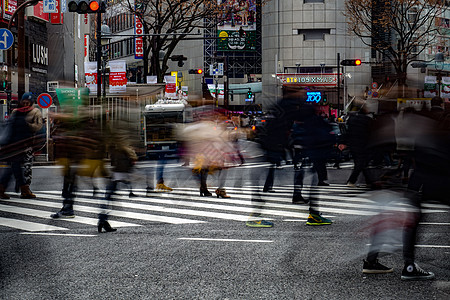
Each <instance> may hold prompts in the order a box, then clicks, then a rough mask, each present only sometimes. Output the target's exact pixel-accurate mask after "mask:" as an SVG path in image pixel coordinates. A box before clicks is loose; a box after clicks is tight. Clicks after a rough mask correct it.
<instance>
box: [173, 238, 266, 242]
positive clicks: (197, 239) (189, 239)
mask: <svg viewBox="0 0 450 300" xmlns="http://www.w3.org/2000/svg"><path fill="white" fill-rule="evenodd" d="M178 239H179V240H188V241H212V242H245V243H273V241H270V240H238V239H210V238H178Z"/></svg>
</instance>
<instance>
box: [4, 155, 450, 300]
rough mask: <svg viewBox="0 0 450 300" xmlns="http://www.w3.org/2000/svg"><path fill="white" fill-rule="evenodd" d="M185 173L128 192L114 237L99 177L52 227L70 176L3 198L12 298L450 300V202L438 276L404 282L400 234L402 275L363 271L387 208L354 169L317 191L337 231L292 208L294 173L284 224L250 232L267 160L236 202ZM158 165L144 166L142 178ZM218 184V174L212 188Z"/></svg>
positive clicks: (175, 170)
mask: <svg viewBox="0 0 450 300" xmlns="http://www.w3.org/2000/svg"><path fill="white" fill-rule="evenodd" d="M179 165H180V163H178V162H176V161H169V162H168V164H167V166H166V173H165V174H166V183H167V185H169V186H171V187H173V188H174V191H173V192H171V193H154V194H152V195H150V197H146V194H145V189H144V188H145V184H146V182H145V176H143V175H137V176H136V177H135V180H134V181H133V190H134V192H135V193H136V194H137V195H138V197H136V198H129V197H128V191H126V190H123V191H122V192H121V193H119V195H118V196H117V197H116V204H117V206H114V208H113V212H114V213H112V214H111V221H112V222H121V223H116V224H115V225H116V226H115V227H117V228H118V231H117V232H114V233H103V234H98V233H97V232H96V226H95V225H96V213H97V212H98V210H97V204H96V203H97V202H96V201H97V199H96V198H94V197H92V192H91V191H90V185H89V183H88V181H87V180H81V181H80V184H79V193H78V198H77V199H78V200H77V205H76V206H75V210H76V215H77V216H76V217H75V218H74V219H71V221H69V220H52V219H50V218H49V214H50V213H51V212H54V211H57V210H58V209H59V207H60V206H61V197H60V195H59V192H60V190H61V184H62V179H61V176H60V170H59V169H58V168H57V167H55V166H40V167H35V168H34V178H33V184H32V189H33V191H34V192H35V193H36V194H37V196H38V197H37V198H36V199H35V200H25V199H20V198H18V197H17V196H16V194H15V193H14V192H11V193H10V194H11V196H13V197H12V198H11V199H10V200H11V201H6V200H1V201H0V241H1V249H0V250H1V251H0V287H1V288H0V299H449V298H450V259H449V258H450V233H449V228H450V227H449V226H450V213H449V208H448V206H442V205H438V204H433V203H431V204H427V206H426V207H425V210H424V219H423V220H422V226H421V227H420V234H419V240H418V242H417V244H418V247H417V262H418V263H419V264H420V266H421V267H423V268H424V269H426V270H430V271H433V272H434V273H435V274H436V279H435V280H433V281H424V282H403V281H401V280H400V275H401V269H402V267H403V263H402V256H401V251H400V244H401V238H400V231H399V230H398V228H393V229H394V230H392V231H391V232H390V233H389V235H388V238H389V241H388V242H387V244H388V245H393V248H392V249H389V251H388V253H385V254H383V256H382V257H381V258H380V260H381V261H382V262H383V263H384V264H386V265H389V266H392V267H394V273H392V274H384V275H365V274H363V273H362V260H363V259H364V258H365V255H366V251H367V245H368V244H369V242H370V241H369V228H370V226H369V224H371V220H372V218H373V216H374V215H376V214H377V213H378V212H379V209H380V205H379V203H376V202H374V198H373V194H369V193H368V191H367V190H366V189H364V188H357V189H352V188H348V187H346V186H344V184H343V183H345V181H346V179H347V177H348V175H349V172H350V170H351V165H349V164H344V165H343V169H341V170H335V169H332V168H330V169H329V182H330V183H331V185H330V187H320V188H318V187H311V188H310V192H311V193H313V192H314V193H315V192H317V193H319V195H320V196H319V198H320V202H321V210H322V212H323V214H324V215H325V216H326V217H330V218H331V219H332V220H333V221H334V223H333V224H332V225H330V226H306V225H305V221H306V218H307V213H308V207H307V206H306V205H292V204H291V203H290V199H291V195H292V176H293V168H292V166H289V165H286V166H283V168H281V169H279V170H277V172H276V181H275V193H273V194H272V193H270V194H262V198H263V199H265V200H266V206H265V211H264V214H265V216H266V217H267V218H268V219H271V220H272V221H273V222H274V224H275V225H274V227H273V228H248V227H246V226H245V219H246V218H247V217H248V214H249V212H251V210H252V205H251V201H250V200H251V197H252V194H253V190H254V188H253V187H252V186H251V184H254V183H255V181H254V180H253V181H252V180H251V179H254V178H257V177H258V176H259V177H264V176H265V172H266V165H265V164H264V163H260V162H259V163H258V162H257V161H253V160H249V161H248V164H246V165H244V166H242V167H239V168H234V169H232V170H230V172H229V174H228V179H227V188H228V193H229V194H230V195H231V196H232V198H230V199H218V198H216V197H199V196H198V192H197V185H196V181H195V179H194V178H193V177H192V173H191V171H190V169H188V168H181V167H179ZM153 166H154V164H153V162H142V163H140V164H139V165H138V167H139V170H138V171H139V172H138V174H145V173H146V171H147V170H148V169H149V168H150V167H151V169H153ZM375 171H377V170H375ZM377 172H380V170H378V171H377ZM151 174H153V173H151ZM216 180H217V178H215V177H214V176H212V177H211V178H210V181H209V183H210V185H211V189H212V190H213V189H214V186H215V184H216ZM259 185H261V183H260V184H259ZM257 188H258V189H260V186H259V187H257ZM306 190H309V188H307V189H306ZM305 193H306V194H307V192H306V191H305ZM389 196H390V194H385V195H381V198H383V197H384V198H383V199H385V198H386V197H389ZM27 209H28V210H27ZM394 217H395V215H394ZM20 221H22V222H25V223H26V225H27V226H28V225H29V226H31V227H23V226H24V224H22V223H20ZM14 222H19V223H14ZM112 224H113V223H112ZM13 225H16V227H13ZM33 226H34V227H33ZM42 226H44V227H42ZM45 226H47V227H45ZM52 226H53V227H52ZM113 226H114V225H113ZM24 228H27V229H24ZM33 228H34V229H33ZM58 228H59V229H58Z"/></svg>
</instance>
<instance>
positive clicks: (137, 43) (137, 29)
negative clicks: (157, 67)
mask: <svg viewBox="0 0 450 300" xmlns="http://www.w3.org/2000/svg"><path fill="white" fill-rule="evenodd" d="M134 34H135V35H138V36H136V38H135V39H134V58H135V59H143V58H144V38H143V37H142V35H143V34H144V26H143V25H142V22H141V19H139V18H138V16H136V15H135V16H134ZM139 35H140V36H139Z"/></svg>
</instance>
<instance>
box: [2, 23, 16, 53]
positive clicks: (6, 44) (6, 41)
mask: <svg viewBox="0 0 450 300" xmlns="http://www.w3.org/2000/svg"><path fill="white" fill-rule="evenodd" d="M13 44H14V36H13V34H12V32H11V31H9V30H8V29H5V28H0V50H8V49H9V48H11V46H12V45H13Z"/></svg>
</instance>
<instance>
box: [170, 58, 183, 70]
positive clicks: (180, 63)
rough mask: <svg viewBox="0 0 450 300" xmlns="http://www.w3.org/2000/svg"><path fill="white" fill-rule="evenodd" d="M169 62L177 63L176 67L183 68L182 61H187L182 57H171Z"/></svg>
mask: <svg viewBox="0 0 450 300" xmlns="http://www.w3.org/2000/svg"><path fill="white" fill-rule="evenodd" d="M170 60H172V61H178V66H179V67H180V68H181V67H182V66H184V62H183V61H184V60H187V57H185V56H183V55H172V56H171V57H170Z"/></svg>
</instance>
